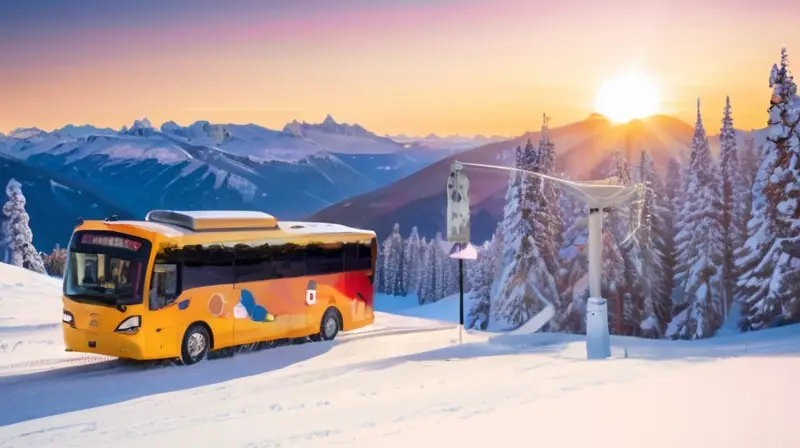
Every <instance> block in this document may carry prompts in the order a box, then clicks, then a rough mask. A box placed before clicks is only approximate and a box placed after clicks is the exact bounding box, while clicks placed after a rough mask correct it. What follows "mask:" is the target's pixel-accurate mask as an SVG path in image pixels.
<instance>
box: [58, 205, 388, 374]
mask: <svg viewBox="0 0 800 448" xmlns="http://www.w3.org/2000/svg"><path fill="white" fill-rule="evenodd" d="M375 238H376V237H375V233H374V232H372V231H368V230H360V229H353V228H349V227H345V226H342V225H337V224H324V223H306V222H284V221H278V220H276V219H275V218H274V217H272V216H270V215H268V214H266V213H261V212H251V211H165V210H154V211H151V212H150V213H148V215H147V217H146V218H145V220H144V221H117V220H115V219H106V220H104V221H81V220H79V223H78V225H77V227H76V228H75V230H74V232H73V235H72V238H71V240H70V243H69V247H68V254H67V266H66V273H65V275H64V288H63V308H64V309H63V317H62V321H63V324H62V327H63V336H64V344H65V346H66V350H67V351H75V352H85V353H97V354H103V355H108V356H114V357H118V358H129V359H136V360H152V359H170V358H178V359H180V360H181V361H182V362H183V363H184V364H187V365H188V364H194V363H196V362H198V361H201V360H203V359H204V358H205V357H206V356H207V355H208V353H209V352H210V351H212V350H219V349H223V348H232V347H235V346H239V345H244V344H252V343H256V342H262V341H271V340H276V339H287V338H305V337H310V338H311V339H312V340H317V341H319V340H332V339H334V338H335V337H336V335H337V334H338V333H339V331H349V330H353V329H356V328H360V327H363V326H366V325H369V324H371V323H372V322H373V319H374V316H373V278H374V270H375V257H376V256H377V242H376V239H375Z"/></svg>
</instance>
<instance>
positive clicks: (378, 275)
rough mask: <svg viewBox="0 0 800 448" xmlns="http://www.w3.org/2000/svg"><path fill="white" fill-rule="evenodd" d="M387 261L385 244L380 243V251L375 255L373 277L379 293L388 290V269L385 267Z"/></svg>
mask: <svg viewBox="0 0 800 448" xmlns="http://www.w3.org/2000/svg"><path fill="white" fill-rule="evenodd" d="M384 263H385V256H384V253H383V244H378V253H377V254H376V257H375V277H374V279H373V287H374V288H375V292H377V293H385V292H386V287H385V285H386V279H385V275H386V270H385V269H384V268H383V265H384Z"/></svg>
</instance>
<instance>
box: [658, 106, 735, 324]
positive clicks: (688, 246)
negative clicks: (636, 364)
mask: <svg viewBox="0 0 800 448" xmlns="http://www.w3.org/2000/svg"><path fill="white" fill-rule="evenodd" d="M687 173H688V176H687V184H686V188H685V190H684V192H685V194H684V195H683V196H684V198H686V200H685V201H684V203H683V207H682V209H681V213H680V223H679V233H678V235H677V236H676V238H675V241H676V244H677V247H678V255H679V261H680V263H679V266H678V269H677V274H676V276H678V277H680V280H681V282H680V284H681V288H682V294H681V300H682V303H683V304H684V305H685V308H684V309H683V310H682V311H681V312H680V313H679V314H678V315H676V316H675V317H674V318H673V319H672V322H670V325H669V327H668V329H667V336H668V337H672V338H682V339H697V338H703V337H708V336H711V335H712V334H713V332H714V331H716V329H717V328H718V326H719V324H720V322H721V311H722V297H723V292H722V270H721V269H719V266H722V263H723V258H724V240H723V229H722V185H721V180H720V175H719V171H718V169H717V167H716V164H715V163H714V159H713V158H712V156H711V149H710V148H709V145H708V137H707V136H706V131H705V128H704V126H703V119H702V116H701V115H700V100H698V101H697V122H696V123H695V132H694V137H693V139H692V153H691V158H690V165H689V169H688V171H687Z"/></svg>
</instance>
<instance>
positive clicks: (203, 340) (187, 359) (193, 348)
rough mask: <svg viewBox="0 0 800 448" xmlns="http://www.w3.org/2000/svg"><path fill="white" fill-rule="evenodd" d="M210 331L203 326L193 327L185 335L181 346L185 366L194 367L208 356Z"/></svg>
mask: <svg viewBox="0 0 800 448" xmlns="http://www.w3.org/2000/svg"><path fill="white" fill-rule="evenodd" d="M210 340H211V338H210V336H209V334H208V330H206V328H205V327H204V326H202V325H192V326H191V327H189V329H188V330H186V334H184V335H183V343H182V344H181V361H182V362H183V364H184V365H187V366H188V365H192V364H195V363H197V362H200V361H202V360H203V359H204V358H205V357H206V355H208V347H209V341H210Z"/></svg>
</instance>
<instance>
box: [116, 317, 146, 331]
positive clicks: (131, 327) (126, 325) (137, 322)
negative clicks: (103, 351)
mask: <svg viewBox="0 0 800 448" xmlns="http://www.w3.org/2000/svg"><path fill="white" fill-rule="evenodd" d="M141 326H142V317H141V316H130V317H128V318H127V319H125V320H123V321H122V322H120V324H119V325H118V326H117V329H116V330H114V331H116V332H117V333H136V332H137V331H139V327H141Z"/></svg>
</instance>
